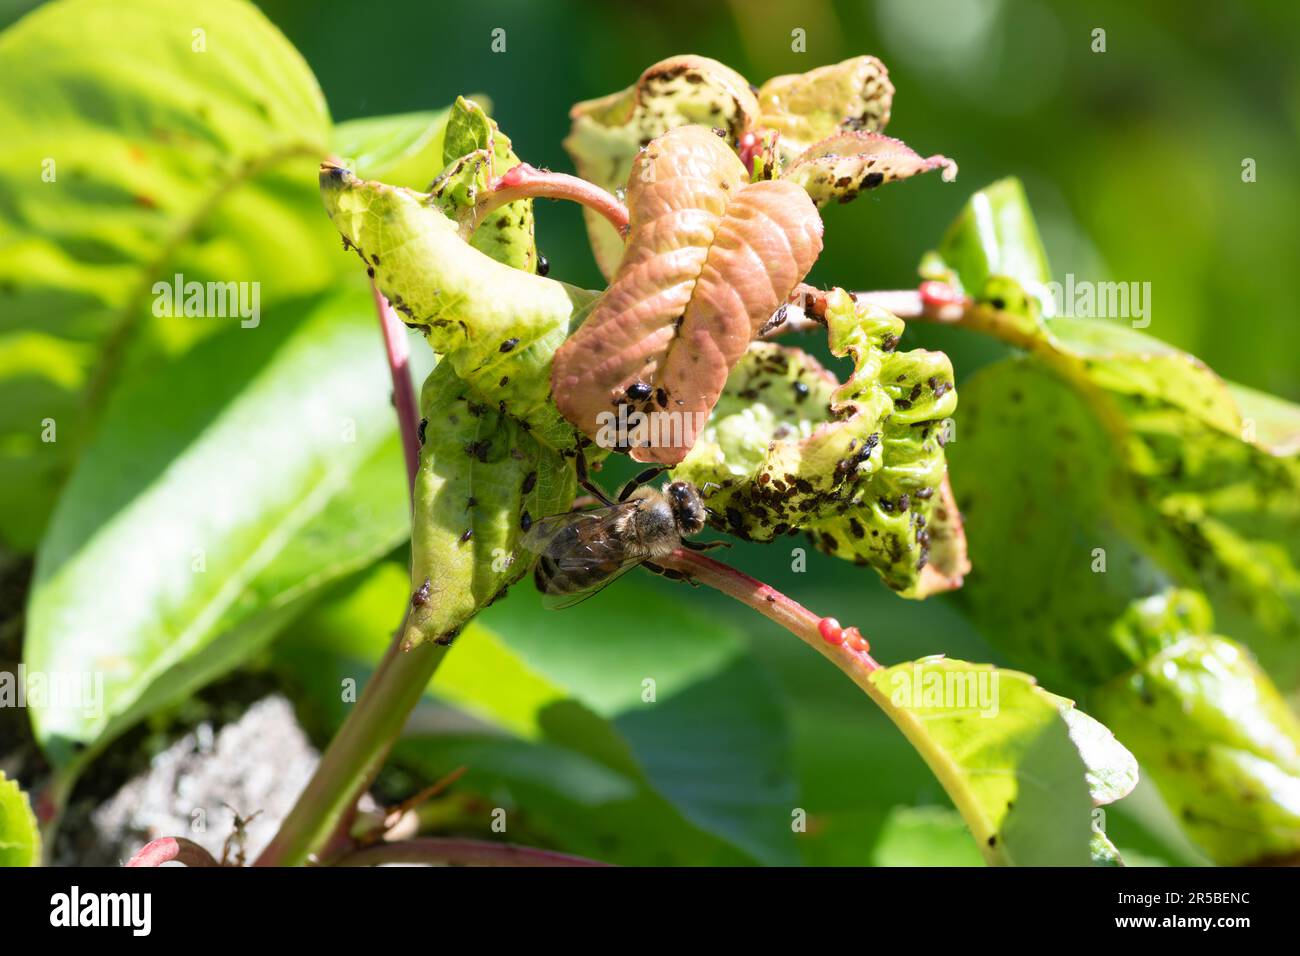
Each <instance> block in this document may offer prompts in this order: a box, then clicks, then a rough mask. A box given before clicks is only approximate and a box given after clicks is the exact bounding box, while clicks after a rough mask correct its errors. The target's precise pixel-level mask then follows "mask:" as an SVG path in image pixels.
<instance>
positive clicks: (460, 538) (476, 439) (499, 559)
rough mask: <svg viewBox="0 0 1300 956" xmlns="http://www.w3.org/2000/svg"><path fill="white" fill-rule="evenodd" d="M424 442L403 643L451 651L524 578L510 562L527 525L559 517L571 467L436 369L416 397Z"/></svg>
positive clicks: (446, 366) (571, 486)
mask: <svg viewBox="0 0 1300 956" xmlns="http://www.w3.org/2000/svg"><path fill="white" fill-rule="evenodd" d="M420 411H421V414H422V415H423V416H424V421H425V426H424V443H423V447H422V449H421V452H420V469H419V472H418V473H417V476H416V484H415V515H416V520H415V522H414V525H413V529H412V533H411V580H412V587H413V589H414V597H413V599H412V607H411V614H410V619H409V621H408V625H407V631H406V636H405V640H406V644H407V646H408V647H413V646H415V645H417V644H420V643H423V642H424V641H426V640H435V641H439V642H442V643H447V642H449V641H450V640H451V639H452V638H453V637H455V635H456V633H457V631H458V630H459V629H460V628H461V626H463V625H464V623H465V622H466V621H468V620H469V619H470V618H471V617H473V616H474V614H475V613H477V612H478V611H479V609H481V608H483V607H486V606H487V605H488V604H490V603H491V602H492V601H494V600H496V599H497V598H498V597H499V596H501V594H502V593H504V591H505V589H506V588H507V587H509V586H510V585H511V584H513V583H514V582H516V581H518V580H519V578H521V577H522V576H523V575H524V573H525V572H526V571H527V570H528V565H527V562H524V561H516V560H515V556H516V553H517V552H518V549H519V541H520V538H521V537H522V535H523V533H524V532H526V531H527V530H528V529H529V528H530V527H531V526H532V521H533V519H534V518H540V517H543V516H545V515H552V514H559V513H561V512H564V511H567V510H568V509H569V507H570V506H571V505H572V503H573V494H574V490H575V486H576V480H575V478H574V473H573V468H572V467H571V466H570V464H569V462H568V460H567V459H566V458H565V457H564V456H563V455H562V454H561V452H560V451H558V450H556V449H555V448H552V447H549V446H547V445H545V444H544V443H542V442H541V441H539V440H538V439H537V438H536V437H534V436H533V435H532V434H531V433H530V431H529V429H528V427H527V425H526V424H524V423H523V422H521V421H520V420H519V419H517V418H515V417H514V416H512V415H510V414H508V413H507V412H505V411H503V410H501V408H500V407H499V406H497V405H492V404H487V403H484V402H482V401H479V400H477V399H476V398H475V392H474V390H473V388H472V386H471V385H470V384H469V383H467V382H466V381H465V380H463V379H461V378H459V377H458V376H457V375H456V374H455V373H454V372H453V369H452V366H451V364H450V363H448V362H445V361H444V362H442V363H440V364H439V365H438V367H437V368H435V369H434V371H433V374H431V375H430V376H429V378H428V379H427V380H426V381H425V383H424V388H423V390H422V391H421V396H420Z"/></svg>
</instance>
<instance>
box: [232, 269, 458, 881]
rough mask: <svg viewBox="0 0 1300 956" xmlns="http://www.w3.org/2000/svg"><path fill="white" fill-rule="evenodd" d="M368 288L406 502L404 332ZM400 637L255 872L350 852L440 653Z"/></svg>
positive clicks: (411, 409)
mask: <svg viewBox="0 0 1300 956" xmlns="http://www.w3.org/2000/svg"><path fill="white" fill-rule="evenodd" d="M371 288H372V290H373V292H374V297H375V309H376V311H377V313H378V315H379V326H380V329H381V331H382V332H383V337H384V350H385V353H386V355H387V357H388V369H389V372H390V374H391V376H392V379H393V405H394V407H395V408H396V410H397V424H398V429H399V431H400V433H401V436H402V449H403V451H404V452H405V456H406V473H407V478H408V480H409V482H410V487H411V495H412V498H414V494H415V479H416V475H417V473H418V471H419V465H420V437H419V417H420V413H419V410H418V407H417V405H416V401H415V388H414V386H413V385H412V383H411V370H410V365H409V361H408V360H409V354H410V353H409V351H408V350H407V342H406V334H405V327H404V326H403V325H402V323H401V322H400V321H398V319H397V316H396V315H394V313H393V310H392V308H391V307H390V306H389V304H388V301H387V300H386V299H385V298H384V296H383V294H382V293H380V291H379V289H378V287H377V286H375V285H374V284H373V283H372V284H371ZM405 632H406V621H405V620H403V622H402V626H401V627H400V628H398V629H397V633H396V634H395V635H394V637H393V640H392V642H391V643H390V644H389V646H388V650H387V651H386V652H385V654H384V657H383V660H381V661H380V662H379V667H378V668H377V669H376V670H375V673H374V674H373V675H371V677H370V680H369V681H367V682H366V686H365V690H363V691H362V693H361V697H360V699H359V700H358V701H357V704H356V706H355V707H354V708H353V709H352V711H351V712H350V713H349V714H348V716H347V719H346V720H344V721H343V725H342V726H341V727H340V728H339V730H338V733H337V734H335V735H334V738H333V739H332V740H331V741H330V743H329V746H328V747H326V748H325V753H324V754H323V755H322V756H321V761H320V763H319V764H318V765H317V767H316V771H315V773H313V774H312V778H311V779H310V780H309V781H308V782H307V786H306V787H305V788H304V789H303V792H302V793H301V794H299V796H298V800H297V802H296V803H295V804H294V806H293V809H292V810H290V811H289V815H288V816H287V817H285V819H284V821H283V823H281V825H280V829H279V831H278V832H277V833H276V835H275V837H274V838H273V839H272V840H271V842H270V844H269V845H268V846H267V847H266V849H265V850H263V851H262V854H261V855H260V856H259V857H258V858H257V860H256V862H255V863H254V865H255V866H297V865H300V864H302V863H305V862H307V861H308V860H310V859H311V858H312V857H317V858H328V857H330V856H331V855H333V854H334V853H336V852H339V851H340V850H341V849H342V848H345V847H347V846H349V845H350V844H351V837H350V834H349V831H350V829H351V824H352V821H353V819H354V818H355V816H356V806H357V801H358V800H359V799H360V798H361V795H362V794H363V793H365V791H366V790H367V789H369V787H370V785H371V784H372V783H373V782H374V780H375V777H376V776H377V775H378V773H379V770H380V767H382V766H383V763H384V760H385V759H386V758H387V756H388V752H389V750H390V749H391V748H392V745H393V741H395V740H396V739H397V736H398V734H400V733H401V731H402V726H403V725H404V724H405V723H406V717H407V715H408V714H409V713H410V712H411V711H412V710H413V709H414V708H415V705H416V703H417V702H418V701H419V699H420V696H421V695H422V694H423V693H424V689H425V687H427V686H428V684H429V680H430V679H431V678H432V677H433V673H434V671H435V670H437V668H438V665H439V664H440V663H441V662H442V658H443V656H444V654H445V653H446V650H447V648H445V647H441V646H437V645H426V646H424V647H418V648H415V649H414V650H412V651H409V652H404V651H403V650H402V637H403V635H404V634H405Z"/></svg>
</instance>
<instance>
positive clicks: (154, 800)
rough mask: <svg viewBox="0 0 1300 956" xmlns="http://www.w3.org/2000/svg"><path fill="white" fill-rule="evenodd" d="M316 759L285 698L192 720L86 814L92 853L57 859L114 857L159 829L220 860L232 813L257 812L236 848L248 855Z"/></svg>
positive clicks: (268, 833) (269, 832) (265, 838)
mask: <svg viewBox="0 0 1300 956" xmlns="http://www.w3.org/2000/svg"><path fill="white" fill-rule="evenodd" d="M319 759H320V755H319V754H318V753H317V752H316V750H315V748H313V747H312V745H311V744H310V742H309V741H308V740H307V736H306V734H304V733H303V731H302V728H301V727H300V726H299V725H298V721H297V719H296V718H295V716H294V712H293V706H292V705H291V704H290V703H289V701H288V700H287V699H286V698H284V697H282V696H280V695H271V696H269V697H264V698H263V699H261V700H259V701H257V702H256V703H254V704H253V705H252V706H251V707H249V708H248V710H247V711H245V712H244V714H243V716H242V717H240V718H239V720H237V721H235V722H234V723H230V724H226V725H225V726H224V727H222V728H221V729H220V730H216V731H214V730H213V727H212V724H211V723H208V722H204V723H202V724H199V725H198V726H197V727H195V728H194V729H193V730H192V731H190V732H189V733H187V734H186V735H185V736H184V737H182V738H181V739H180V740H178V741H176V742H175V743H174V744H172V745H171V746H170V747H168V748H167V749H166V750H164V751H163V752H162V753H160V754H158V756H156V757H155V758H154V759H153V761H152V762H151V764H150V767H149V769H148V771H146V772H145V773H143V774H140V775H138V776H136V777H134V778H133V779H132V780H130V781H129V782H128V783H127V784H126V786H124V787H123V788H122V789H121V790H119V791H118V792H117V793H116V794H114V795H113V796H112V797H111V798H110V799H109V800H108V801H106V802H105V803H103V804H101V805H100V806H99V807H97V808H96V809H95V810H94V812H93V813H92V814H91V816H90V821H91V825H92V826H93V828H94V830H95V831H96V839H95V841H94V843H95V844H96V847H95V850H94V851H91V852H90V853H89V854H88V855H90V856H93V857H99V859H84V858H83V859H80V860H60V861H59V862H61V863H70V864H73V865H87V864H89V865H95V864H108V865H113V864H120V863H124V862H125V861H126V860H127V859H129V858H130V856H131V855H132V854H133V853H135V851H136V850H138V849H140V847H142V846H144V845H145V844H146V843H148V842H149V841H150V840H154V839H157V838H158V837H164V836H183V837H186V838H188V839H190V840H193V841H194V842H195V843H198V844H200V845H201V846H203V847H205V848H206V849H207V850H208V851H209V852H210V853H211V854H212V855H213V856H214V857H216V858H217V859H220V858H221V850H222V846H223V845H224V844H225V842H226V838H227V837H229V836H230V835H231V833H233V832H234V822H235V818H234V814H235V813H236V812H237V813H238V814H239V815H240V816H242V817H243V818H244V819H245V820H248V818H249V817H252V816H253V814H255V813H256V814H257V816H256V817H255V818H253V819H252V820H251V821H249V822H248V823H247V826H246V827H245V834H246V837H245V842H244V851H245V855H246V857H247V860H248V862H252V860H253V859H254V858H256V856H257V854H258V853H259V852H261V850H262V849H263V848H264V847H265V846H266V844H267V843H269V842H270V841H271V838H272V837H273V836H274V835H275V831H276V829H277V827H278V826H279V824H280V821H281V820H283V819H284V817H285V815H287V814H288V812H289V810H290V809H291V808H292V806H293V803H294V800H296V799H297V797H298V794H299V793H300V792H301V791H302V788H303V787H304V786H305V785H306V783H307V780H308V779H309V778H310V777H311V774H312V771H313V770H315V768H316V763H317V761H318V760H319ZM258 811H260V813H259V812H258ZM232 859H233V850H232Z"/></svg>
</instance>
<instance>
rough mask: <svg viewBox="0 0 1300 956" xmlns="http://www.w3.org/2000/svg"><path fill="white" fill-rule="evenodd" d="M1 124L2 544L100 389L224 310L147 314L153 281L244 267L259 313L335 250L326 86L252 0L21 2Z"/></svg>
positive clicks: (59, 472)
mask: <svg viewBox="0 0 1300 956" xmlns="http://www.w3.org/2000/svg"><path fill="white" fill-rule="evenodd" d="M0 129H3V130H4V141H5V149H4V158H3V161H2V162H0V253H2V254H0V315H2V316H3V318H0V350H3V351H4V352H6V353H9V354H8V355H7V360H6V362H5V363H4V366H5V367H4V368H3V369H0V372H2V373H3V375H4V381H3V384H0V389H3V391H4V392H6V393H8V392H10V391H13V392H22V393H23V394H25V395H27V396H29V399H28V400H26V401H21V402H8V401H6V402H3V403H0V482H3V484H4V486H5V501H4V507H3V508H0V540H3V541H5V542H6V543H9V544H10V545H12V546H15V547H19V548H24V549H27V548H31V547H32V546H33V545H34V544H35V543H36V540H37V538H38V536H39V534H40V531H41V528H42V527H43V525H44V523H45V520H46V518H47V515H48V513H49V511H50V509H51V507H52V505H53V502H54V498H55V495H56V493H57V491H58V488H59V486H60V484H61V482H62V480H63V479H64V477H65V476H66V472H67V470H68V468H69V466H70V464H71V462H72V460H73V459H74V457H75V455H76V453H77V451H78V450H79V448H80V446H81V442H82V441H83V439H84V434H85V429H86V427H87V426H88V425H89V424H90V423H91V422H93V420H94V418H95V416H96V414H97V412H98V410H99V408H100V407H101V406H102V402H103V400H104V398H105V397H106V396H107V394H108V393H109V391H110V390H111V387H112V386H113V384H114V383H115V382H116V381H118V380H120V379H121V378H122V377H123V376H124V375H125V374H128V373H131V374H135V373H138V372H139V371H140V370H141V369H142V368H147V367H148V366H149V364H150V363H151V362H152V361H153V360H154V358H155V357H156V356H157V355H158V354H159V353H160V352H163V353H166V352H168V351H174V350H176V349H177V348H181V347H184V346H185V345H186V344H187V343H189V342H191V341H193V340H194V339H195V338H198V337H201V336H203V335H206V334H211V333H212V332H214V331H216V330H217V329H219V328H222V327H225V326H226V325H233V324H237V323H238V321H239V317H238V316H236V317H234V318H229V319H222V318H208V319H204V320H202V321H196V320H195V319H193V318H190V319H172V320H168V319H157V318H152V317H151V315H150V311H151V309H150V298H151V287H152V284H153V282H154V281H155V280H156V279H158V278H160V277H165V278H167V279H170V278H171V277H172V276H173V275H174V274H176V273H180V274H183V275H184V277H185V279H186V280H190V281H199V282H204V281H207V280H213V279H221V280H227V281H236V282H257V283H260V284H261V285H260V299H261V306H262V308H264V309H265V308H267V307H268V306H269V305H270V304H271V303H273V302H276V301H283V300H285V299H288V298H290V297H293V296H297V295H301V294H303V293H306V292H310V291H314V290H317V289H319V288H321V287H322V286H323V285H324V284H325V283H326V282H328V281H330V280H331V278H332V277H333V275H334V274H335V272H336V270H337V268H338V266H339V261H340V260H339V258H338V257H337V256H335V255H333V254H332V252H331V249H330V247H331V246H332V245H333V244H334V240H333V238H332V235H331V232H330V230H329V228H328V226H327V225H326V224H325V223H324V222H322V221H321V217H320V216H319V212H318V209H319V207H318V205H317V203H316V200H315V197H314V191H313V188H312V187H313V170H314V167H315V165H316V163H317V161H318V160H319V158H320V157H321V156H323V155H325V153H326V151H327V139H328V130H329V116H328V112H327V110H326V107H325V102H324V99H323V98H322V96H321V93H320V90H319V88H318V87H317V85H316V81H315V78H314V77H313V75H312V73H311V71H310V70H309V69H308V67H307V65H306V63H304V62H303V60H302V58H301V57H300V56H299V55H298V53H297V51H296V50H294V48H293V47H292V46H291V45H290V44H289V43H288V41H286V40H285V38H284V37H283V36H282V35H281V34H280V32H279V31H278V30H277V29H276V28H275V27H274V26H272V25H271V24H270V23H269V22H268V21H267V20H266V18H265V17H263V16H262V14H261V13H260V12H258V11H257V9H256V8H255V7H253V6H252V5H251V4H248V3H243V2H234V0H202V2H199V3H191V4H184V5H181V4H175V3H170V2H168V0H132V2H129V3H120V2H112V0H62V2H57V3H51V4H48V5H47V6H44V7H42V8H40V9H38V10H35V11H34V12H32V13H31V14H29V15H28V16H26V17H25V18H23V19H22V20H21V21H20V22H18V23H16V24H14V25H13V26H11V27H10V28H9V29H7V30H5V32H4V33H3V35H0ZM142 332H143V333H146V334H144V335H141V334H139V333H142ZM45 419H53V420H54V421H55V422H56V423H57V429H58V435H57V441H54V442H50V441H48V440H46V441H42V431H43V429H44V427H45V426H44V425H43V424H42V423H43V420H45Z"/></svg>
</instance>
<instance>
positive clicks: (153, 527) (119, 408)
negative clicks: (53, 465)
mask: <svg viewBox="0 0 1300 956" xmlns="http://www.w3.org/2000/svg"><path fill="white" fill-rule="evenodd" d="M375 345H376V332H375V320H374V316H373V303H372V302H371V301H370V298H369V296H367V295H365V294H364V293H360V292H358V293H349V294H344V295H340V296H337V297H334V298H329V299H326V300H323V301H317V300H308V301H306V302H303V303H298V304H294V305H284V306H281V307H278V308H277V309H275V310H273V312H272V314H270V315H268V316H267V322H266V323H265V324H264V325H263V326H262V327H260V328H258V329H249V330H245V329H239V328H235V329H231V330H229V331H226V332H224V333H222V334H220V335H216V336H213V337H211V338H209V339H208V340H207V341H206V342H204V343H203V344H202V345H200V346H198V347H197V348H195V349H194V350H193V351H191V352H190V353H189V354H188V355H186V356H185V357H183V358H181V359H180V360H178V361H176V362H175V363H173V364H171V365H169V366H168V367H167V368H166V370H165V371H163V372H162V373H161V374H157V375H154V376H152V377H150V378H148V379H144V380H141V381H137V382H133V383H130V384H129V385H127V386H126V387H124V388H123V389H122V390H121V391H120V393H119V394H118V396H117V399H116V400H115V401H114V402H113V403H112V404H111V405H110V407H109V408H108V409H107V410H106V412H105V415H104V422H103V425H102V427H101V428H100V430H99V432H98V434H97V435H96V437H95V439H94V441H93V443H92V444H91V446H90V448H89V449H88V450H87V452H86V455H85V457H84V458H82V460H81V462H80V463H79V464H78V466H77V469H76V471H75V473H74V474H73V476H72V479H71V480H70V482H69V484H68V487H67V489H66V490H65V492H64V494H63V495H62V497H61V499H60V501H59V507H58V510H57V511H56V512H55V515H54V518H53V521H52V523H51V527H50V530H49V532H48V533H47V535H46V536H45V539H44V541H43V542H42V545H41V550H40V552H39V554H38V556H37V564H36V575H35V579H34V582H33V587H32V596H31V604H30V612H29V620H28V627H27V633H26V642H25V646H24V660H25V661H26V663H27V665H28V667H30V668H32V669H33V670H39V671H43V672H48V673H69V674H78V673H82V672H86V671H93V672H95V673H96V674H102V675H103V681H104V686H103V701H102V705H103V706H102V708H100V709H99V712H95V710H96V708H82V707H70V706H67V705H66V703H62V704H61V703H59V702H57V701H54V700H53V699H51V700H49V701H47V702H46V703H45V706H35V705H34V706H33V708H32V718H33V724H34V727H35V729H36V734H37V739H38V740H39V741H40V742H41V744H42V746H43V747H44V748H45V750H46V753H47V754H48V755H49V756H50V758H51V759H52V760H53V762H54V763H56V764H57V765H59V766H66V765H68V764H69V763H70V762H71V761H72V760H73V759H74V757H75V755H76V754H77V753H78V752H80V751H82V750H83V749H84V748H86V747H87V746H90V745H101V744H102V743H104V742H105V741H106V740H107V739H108V738H111V737H112V736H113V735H114V734H115V733H117V732H119V731H120V730H121V729H122V728H123V727H125V726H126V725H127V724H129V723H130V722H131V721H132V720H134V719H137V718H138V717H139V716H141V715H143V714H145V713H148V712H149V711H150V710H153V709H156V708H158V707H160V706H162V705H163V704H166V703H168V702H170V701H174V700H176V699H178V698H179V697H181V696H183V695H184V694H186V693H189V692H191V691H193V690H194V689H196V688H197V687H198V686H200V685H201V684H202V683H204V682H206V681H207V680H210V679H212V678H213V677H215V676H217V675H218V674H220V673H222V672H223V671H225V670H228V669H229V668H231V667H233V666H235V665H237V664H239V663H240V662H241V661H242V660H243V659H244V658H245V657H246V656H247V655H248V654H249V653H250V652H251V650H252V649H253V648H255V647H256V646H257V645H258V644H259V643H260V642H263V641H265V640H266V639H268V638H269V637H270V636H272V635H273V634H274V633H275V631H276V630H277V629H278V628H279V627H281V626H283V624H284V623H285V621H286V620H287V619H288V618H289V617H290V616H291V615H292V614H293V613H294V612H295V611H297V610H298V609H299V608H300V606H301V603H302V602H303V601H305V600H308V599H309V598H310V595H311V593H312V592H313V590H315V589H316V588H319V587H320V586H321V585H322V584H324V583H326V582H328V581H330V580H332V579H334V578H336V577H338V576H339V575H341V574H344V573H346V572H348V571H351V570H355V569H356V568H358V567H363V566H365V565H366V564H368V563H369V562H370V561H373V560H374V559H375V558H377V557H379V556H380V555H382V554H384V553H385V552H387V551H388V550H390V549H391V548H393V547H394V546H396V545H397V544H398V543H400V542H401V541H402V540H404V539H405V538H406V536H407V535H408V534H409V533H410V523H409V521H410V519H409V516H408V512H407V505H406V488H405V483H404V480H403V471H404V469H403V467H402V456H401V451H400V447H399V445H398V439H397V424H396V419H395V417H394V415H393V412H392V407H391V405H390V403H389V401H388V389H389V385H388V373H387V369H386V366H385V364H384V359H383V354H382V350H380V349H378V348H376V347H375ZM426 364H427V363H426Z"/></svg>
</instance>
